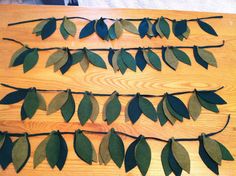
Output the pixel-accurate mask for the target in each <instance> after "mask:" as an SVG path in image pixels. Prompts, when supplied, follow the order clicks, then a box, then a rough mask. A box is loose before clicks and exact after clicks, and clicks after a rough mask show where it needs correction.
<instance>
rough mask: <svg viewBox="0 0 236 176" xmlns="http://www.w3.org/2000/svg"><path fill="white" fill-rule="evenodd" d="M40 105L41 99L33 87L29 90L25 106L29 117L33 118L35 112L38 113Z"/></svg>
mask: <svg viewBox="0 0 236 176" xmlns="http://www.w3.org/2000/svg"><path fill="white" fill-rule="evenodd" d="M38 107H39V99H38V96H37V93H36V90H35V89H31V90H29V91H28V93H27V95H26V97H25V100H24V103H23V108H24V110H25V113H26V114H27V116H28V117H29V118H32V117H33V116H34V114H35V113H36V111H37V109H38Z"/></svg>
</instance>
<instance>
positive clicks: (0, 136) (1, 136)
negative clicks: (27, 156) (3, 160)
mask: <svg viewBox="0 0 236 176" xmlns="http://www.w3.org/2000/svg"><path fill="white" fill-rule="evenodd" d="M5 138H6V133H0V150H1V148H2V146H3V144H4V142H5Z"/></svg>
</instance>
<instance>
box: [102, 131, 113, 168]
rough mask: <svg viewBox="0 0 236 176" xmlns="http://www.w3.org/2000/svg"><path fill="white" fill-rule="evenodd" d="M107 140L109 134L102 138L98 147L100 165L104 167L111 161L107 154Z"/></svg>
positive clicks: (108, 153)
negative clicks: (102, 164)
mask: <svg viewBox="0 0 236 176" xmlns="http://www.w3.org/2000/svg"><path fill="white" fill-rule="evenodd" d="M109 139H110V133H108V134H107V135H105V136H104V137H103V138H102V141H101V143H100V145H99V156H100V157H101V160H102V163H104V164H105V165H107V163H108V162H109V161H110V160H111V155H110V152H109Z"/></svg>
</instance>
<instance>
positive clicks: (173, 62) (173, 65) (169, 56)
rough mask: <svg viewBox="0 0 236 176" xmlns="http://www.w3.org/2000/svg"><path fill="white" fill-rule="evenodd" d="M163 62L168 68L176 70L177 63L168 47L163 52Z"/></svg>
mask: <svg viewBox="0 0 236 176" xmlns="http://www.w3.org/2000/svg"><path fill="white" fill-rule="evenodd" d="M165 61H166V63H167V65H168V66H170V67H171V68H172V69H173V70H176V68H177V66H178V63H179V62H178V59H177V58H176V57H175V55H174V53H173V51H172V49H170V48H169V47H167V48H166V51H165Z"/></svg>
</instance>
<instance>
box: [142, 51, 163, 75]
mask: <svg viewBox="0 0 236 176" xmlns="http://www.w3.org/2000/svg"><path fill="white" fill-rule="evenodd" d="M146 54H147V55H146V56H147V57H148V59H147V60H148V64H149V65H151V66H152V67H153V68H154V69H156V70H158V71H161V60H160V58H159V57H158V55H157V54H156V53H154V52H153V51H152V50H150V49H149V50H148V51H147V53H146ZM144 57H145V55H144Z"/></svg>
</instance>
